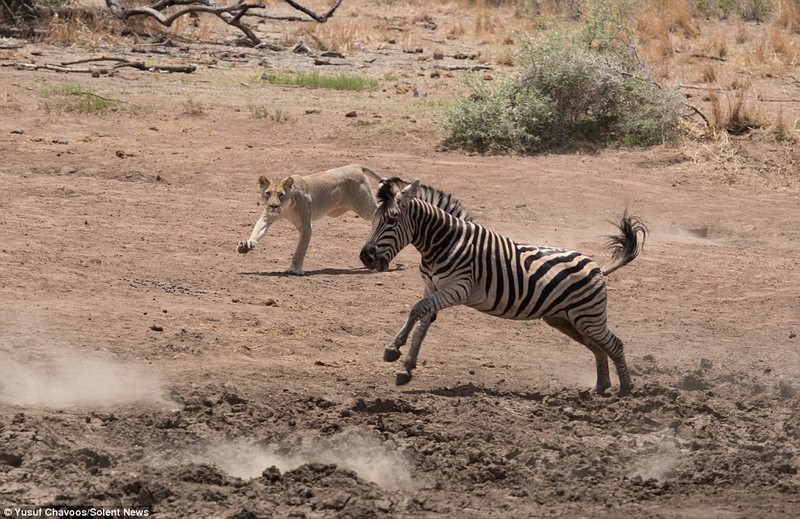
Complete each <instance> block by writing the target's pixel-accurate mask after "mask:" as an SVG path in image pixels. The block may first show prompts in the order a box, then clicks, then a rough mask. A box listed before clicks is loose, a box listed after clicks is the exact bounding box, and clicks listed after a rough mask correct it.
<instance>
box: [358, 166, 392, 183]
mask: <svg viewBox="0 0 800 519" xmlns="http://www.w3.org/2000/svg"><path fill="white" fill-rule="evenodd" d="M359 166H360V167H361V171H363V172H364V173H366V174H367V175H369V176H371V177H372V178H374V179H375V180H377V181H378V182H382V181H384V180H386V178H385V177H382V176H380V175H378V174H377V173H375V171H373V170H372V168H368V167H367V166H365V165H363V164H359Z"/></svg>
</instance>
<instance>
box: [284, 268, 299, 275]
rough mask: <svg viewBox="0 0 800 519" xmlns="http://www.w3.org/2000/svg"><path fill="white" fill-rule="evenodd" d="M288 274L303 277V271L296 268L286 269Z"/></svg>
mask: <svg viewBox="0 0 800 519" xmlns="http://www.w3.org/2000/svg"><path fill="white" fill-rule="evenodd" d="M286 273H287V274H291V275H293V276H302V275H303V269H296V268H293V267H289V268H288V269H286Z"/></svg>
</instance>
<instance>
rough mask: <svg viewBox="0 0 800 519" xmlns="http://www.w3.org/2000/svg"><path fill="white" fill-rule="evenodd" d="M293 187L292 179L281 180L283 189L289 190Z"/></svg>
mask: <svg viewBox="0 0 800 519" xmlns="http://www.w3.org/2000/svg"><path fill="white" fill-rule="evenodd" d="M293 185H294V179H293V178H292V177H287V178H284V179H283V189H285V190H287V191H288V190H290V189H292V186H293Z"/></svg>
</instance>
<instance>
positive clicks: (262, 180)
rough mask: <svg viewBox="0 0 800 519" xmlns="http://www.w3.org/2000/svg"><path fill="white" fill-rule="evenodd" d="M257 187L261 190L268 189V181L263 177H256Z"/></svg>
mask: <svg viewBox="0 0 800 519" xmlns="http://www.w3.org/2000/svg"><path fill="white" fill-rule="evenodd" d="M258 187H260V188H261V189H262V190H263V189H267V188H268V187H269V179H268V178H267V177H265V176H264V175H261V176H260V177H258Z"/></svg>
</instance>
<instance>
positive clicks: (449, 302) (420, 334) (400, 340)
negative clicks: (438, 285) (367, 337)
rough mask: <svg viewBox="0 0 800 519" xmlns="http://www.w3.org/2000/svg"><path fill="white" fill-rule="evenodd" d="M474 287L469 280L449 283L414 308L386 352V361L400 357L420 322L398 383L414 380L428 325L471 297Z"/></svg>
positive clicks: (397, 379) (398, 376) (384, 357)
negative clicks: (441, 313)
mask: <svg viewBox="0 0 800 519" xmlns="http://www.w3.org/2000/svg"><path fill="white" fill-rule="evenodd" d="M470 287H471V284H470V282H469V281H468V280H467V281H462V282H461V283H458V284H453V285H449V286H447V287H444V288H442V289H440V290H438V291H436V292H433V293H431V294H430V295H426V296H425V297H423V298H422V299H421V300H420V301H419V302H418V303H417V304H415V305H414V306H413V307H412V308H411V311H410V312H409V313H408V320H407V321H406V325H405V326H404V327H403V329H402V330H400V333H398V334H397V336H396V337H395V338H394V340H393V341H392V342H391V343H390V344H389V345H388V346H387V347H386V350H385V351H384V355H383V359H384V360H392V361H394V360H397V359H398V358H400V349H399V348H400V346H402V345H403V344H405V343H406V340H407V339H408V335H409V334H410V333H411V330H412V329H413V328H414V325H415V324H417V323H419V325H418V327H417V331H416V332H415V333H414V338H413V339H412V341H411V348H410V349H409V351H408V355H407V356H406V360H405V362H404V363H403V369H401V370H399V371H398V372H397V377H396V379H395V382H396V384H397V385H398V386H401V385H403V384H408V383H409V382H410V381H411V371H412V370H414V368H416V367H417V356H418V355H419V348H420V346H421V345H422V340H423V339H424V338H425V334H426V333H428V327H429V326H430V325H431V323H432V322H433V320H434V319H436V314H437V313H438V312H440V311H441V310H443V309H445V308H449V307H451V306H456V305H460V304H463V303H464V301H466V300H467V297H468V294H469V291H470ZM431 291H432V289H431V288H430V287H427V286H426V288H425V293H426V294H428V293H430V292H431Z"/></svg>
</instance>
